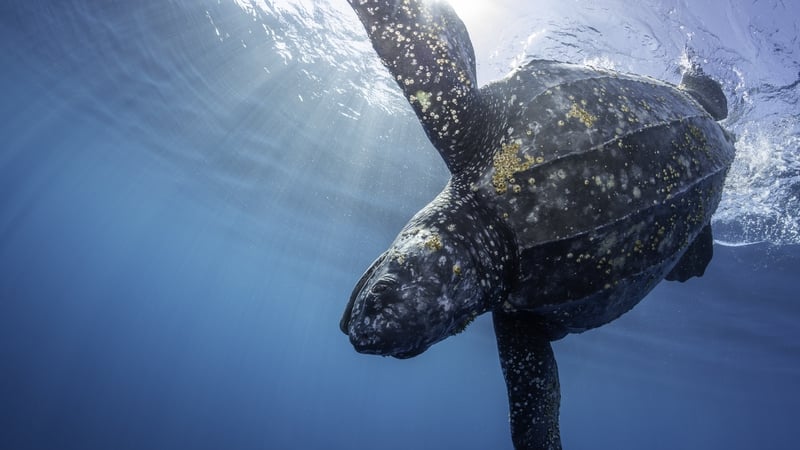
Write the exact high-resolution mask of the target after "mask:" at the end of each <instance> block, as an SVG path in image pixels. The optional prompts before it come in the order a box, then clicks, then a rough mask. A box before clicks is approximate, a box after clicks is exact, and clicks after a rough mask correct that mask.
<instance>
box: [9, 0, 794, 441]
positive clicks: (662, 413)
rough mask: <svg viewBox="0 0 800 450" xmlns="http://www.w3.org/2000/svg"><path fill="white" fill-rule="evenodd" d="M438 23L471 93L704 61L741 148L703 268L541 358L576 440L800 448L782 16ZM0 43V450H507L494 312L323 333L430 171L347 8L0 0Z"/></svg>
mask: <svg viewBox="0 0 800 450" xmlns="http://www.w3.org/2000/svg"><path fill="white" fill-rule="evenodd" d="M453 3H454V5H455V6H456V8H457V9H458V11H459V12H460V13H461V15H462V17H463V18H464V20H465V22H466V24H467V27H468V28H469V29H470V30H471V32H472V37H473V41H474V43H475V46H476V50H477V53H478V65H479V68H478V70H479V78H480V80H481V82H487V81H489V80H491V79H495V78H498V77H500V76H502V75H503V74H504V73H506V72H507V71H508V70H510V68H512V67H513V66H514V65H515V64H518V63H520V62H522V61H524V60H526V59H528V58H531V57H543V58H555V59H561V60H569V61H576V62H586V63H590V64H595V65H602V66H605V67H612V68H616V69H618V70H624V71H632V72H636V73H641V74H645V75H651V76H654V77H656V78H659V79H663V80H666V81H671V82H677V81H678V80H679V79H680V75H679V74H680V69H681V67H682V66H684V65H685V64H687V62H688V61H689V60H693V61H699V62H701V63H702V64H703V66H704V67H705V69H706V71H707V72H708V73H710V74H711V75H713V76H714V77H716V78H717V79H719V80H721V81H722V84H723V88H724V90H725V92H726V94H727V95H728V98H729V102H730V105H731V116H730V118H729V119H728V120H727V121H726V122H725V126H726V127H727V128H729V129H731V130H732V131H733V132H735V133H736V134H737V135H738V136H739V142H738V143H737V150H738V155H737V160H736V162H735V163H734V167H733V169H732V172H731V174H730V177H729V180H728V185H727V186H726V194H725V198H724V200H723V204H722V205H721V207H720V209H719V211H718V214H717V216H716V218H715V222H714V227H715V233H716V237H717V245H716V246H715V259H714V261H713V262H712V264H711V265H710V266H709V268H708V271H707V273H706V276H704V277H703V278H700V279H693V280H691V281H690V282H688V283H685V284H677V283H662V285H660V286H659V287H658V288H657V289H656V290H655V291H654V292H653V293H652V294H651V295H649V296H648V298H646V299H645V300H644V301H643V302H642V303H641V304H640V305H639V306H637V307H636V308H634V310H633V311H631V312H630V313H628V314H627V315H625V316H623V317H622V318H620V319H619V320H617V321H615V322H613V323H612V324H609V325H607V326H605V327H602V328H600V329H597V330H593V331H590V332H586V333H584V334H581V335H574V336H568V337H567V338H565V339H564V340H562V341H558V342H556V343H555V345H554V348H555V353H556V357H557V359H558V363H559V368H560V377H561V386H562V407H561V430H562V440H563V442H564V446H565V448H567V449H597V448H608V449H643V448H648V449H664V450H667V449H734V450H735V449H755V448H758V449H795V448H797V447H798V440H800V439H799V438H800V435H798V432H797V425H796V423H797V420H798V419H800V416H799V415H798V412H797V407H796V405H797V404H798V402H799V401H800V326H798V323H800V301H799V300H800V298H798V294H797V291H798V287H800V281H798V280H800V108H798V97H799V96H800V53H799V52H798V49H799V48H800V46H798V36H800V27H799V26H798V24H799V23H800V22H799V21H798V17H800V7H798V6H797V5H796V4H795V3H792V2H783V1H780V0H767V1H757V0H743V1H721V0H714V1H709V2H686V1H682V0H681V1H677V0H676V1H671V0H660V1H643V2H637V3H636V6H632V5H633V4H632V3H630V2H623V1H621V0H619V1H612V0H609V1H603V2H582V1H575V2H567V1H563V0H561V1H537V2H528V1H525V2H523V1H519V0H516V1H507V0H506V1H502V0H499V1H494V2H477V1H475V2H465V1H460V2H455V1H454V2H453ZM698 3H701V4H698ZM0 38H1V39H2V44H0V45H2V52H0V67H2V70H0V92H1V93H2V97H1V98H2V101H0V448H2V449H4V450H5V449H9V450H27V449H206V448H207V449H219V448H228V449H309V450H312V449H353V450H357V449H397V450H400V449H403V450H405V449H510V448H511V441H510V435H509V430H508V424H507V414H508V412H507V405H506V392H505V386H504V384H503V379H502V376H501V373H500V367H499V362H498V360H497V352H496V348H495V342H494V335H493V331H492V327H491V322H490V320H488V317H482V318H479V319H478V320H476V322H475V323H474V324H473V325H471V327H470V328H469V329H468V330H467V331H466V332H465V333H463V334H461V335H458V336H457V337H454V338H451V339H448V340H446V341H443V342H442V343H439V344H437V345H435V346H434V347H432V348H431V349H430V350H429V351H428V352H426V353H424V354H423V355H420V356H419V357H416V358H414V359H410V360H404V361H398V360H394V359H388V358H379V357H374V356H365V355H360V354H357V353H356V352H355V351H354V350H353V349H352V348H351V346H350V344H349V342H348V340H347V338H346V337H345V336H343V335H342V334H341V333H340V332H339V330H338V320H339V317H340V314H341V312H342V311H343V308H344V306H345V303H346V300H347V298H348V296H349V294H350V290H351V289H352V286H353V284H354V283H355V281H357V280H358V278H359V277H360V275H361V273H362V271H363V270H364V269H365V268H366V267H367V265H368V264H369V263H370V262H371V261H372V259H373V258H374V257H375V256H376V255H378V254H379V253H380V252H381V251H382V250H383V249H384V248H385V247H386V246H387V245H388V243H389V242H390V241H391V240H392V238H393V237H394V235H395V234H396V233H397V231H398V230H399V229H400V228H401V227H402V225H403V224H404V223H405V222H406V221H407V220H408V218H409V217H410V216H411V215H412V214H413V213H414V212H415V211H417V210H418V209H419V208H420V207H422V206H423V205H425V204H426V203H427V202H428V201H429V200H430V199H431V198H432V197H433V196H434V195H435V194H436V193H437V192H438V191H439V190H440V189H441V187H442V186H443V184H444V183H445V181H446V179H447V173H446V168H445V167H444V164H443V163H442V161H441V160H440V159H439V156H438V155H437V154H436V152H435V151H434V150H433V148H432V147H431V146H430V144H429V143H428V142H427V140H426V138H425V136H424V134H423V133H422V130H421V128H420V126H419V124H418V122H417V121H416V118H415V117H414V115H413V113H412V112H411V110H410V108H408V106H407V104H406V103H405V101H404V100H403V98H402V96H401V95H400V93H399V92H398V91H397V90H396V88H395V86H394V85H393V82H392V80H391V79H390V77H389V76H388V74H386V73H385V72H384V70H383V69H382V67H381V66H380V63H379V62H378V61H377V59H376V58H375V56H374V54H373V52H372V49H371V48H370V45H369V43H368V42H367V40H366V37H365V35H364V33H363V30H362V28H361V26H360V24H359V23H358V22H357V19H356V17H355V15H354V14H353V13H352V11H351V10H350V8H349V6H348V5H347V2H346V1H345V0H273V1H270V0H252V1H248V0H214V1H211V0H199V1H187V0H143V1H136V2H122V1H89V0H84V1H75V0H63V1H55V0H50V1H43V0H29V1H19V0H7V1H5V2H3V3H2V5H0Z"/></svg>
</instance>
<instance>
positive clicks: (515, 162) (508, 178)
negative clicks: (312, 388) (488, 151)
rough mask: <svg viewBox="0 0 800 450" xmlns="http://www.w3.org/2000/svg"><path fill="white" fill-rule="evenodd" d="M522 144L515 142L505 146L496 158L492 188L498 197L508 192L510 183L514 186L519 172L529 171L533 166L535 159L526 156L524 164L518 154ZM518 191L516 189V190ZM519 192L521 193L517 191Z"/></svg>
mask: <svg viewBox="0 0 800 450" xmlns="http://www.w3.org/2000/svg"><path fill="white" fill-rule="evenodd" d="M519 149H520V143H519V142H513V143H511V144H503V146H502V149H501V150H500V152H499V153H497V154H496V155H495V157H494V174H493V175H492V186H494V191H495V192H496V193H497V195H502V194H505V193H506V192H508V185H509V183H511V184H514V183H515V182H516V180H515V179H514V175H515V174H516V173H518V172H522V171H524V170H528V169H530V168H531V166H533V163H534V161H533V158H531V157H530V156H528V155H525V161H524V162H523V161H522V159H520V157H519V156H517V152H519ZM514 190H515V191H516V188H514ZM516 192H519V191H516Z"/></svg>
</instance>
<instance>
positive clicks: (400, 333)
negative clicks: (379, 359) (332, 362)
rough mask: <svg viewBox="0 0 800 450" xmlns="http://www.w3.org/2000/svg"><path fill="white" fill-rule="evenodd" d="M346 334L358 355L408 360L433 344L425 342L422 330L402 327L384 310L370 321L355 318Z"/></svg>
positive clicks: (358, 315)
mask: <svg viewBox="0 0 800 450" xmlns="http://www.w3.org/2000/svg"><path fill="white" fill-rule="evenodd" d="M357 312H358V311H357ZM346 330H347V335H348V337H349V338H350V343H351V344H352V345H353V348H354V349H355V350H356V351H357V352H358V353H364V354H370V355H380V356H392V357H394V358H398V359H408V358H412V357H414V356H417V355H419V354H421V353H423V352H425V350H427V349H428V347H430V346H431V344H433V342H426V339H425V337H426V334H425V333H424V332H423V331H424V330H412V329H409V328H408V327H407V326H406V327H401V326H400V323H399V322H398V321H397V319H396V318H394V317H392V315H391V314H389V311H386V310H384V311H383V312H382V314H378V315H376V316H372V317H369V318H365V317H364V316H363V315H362V314H354V315H353V316H352V317H351V318H350V320H349V322H348V323H347V325H346Z"/></svg>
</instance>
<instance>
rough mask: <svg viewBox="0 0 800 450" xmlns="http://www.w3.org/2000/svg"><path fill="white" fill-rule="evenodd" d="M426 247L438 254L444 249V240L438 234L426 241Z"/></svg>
mask: <svg viewBox="0 0 800 450" xmlns="http://www.w3.org/2000/svg"><path fill="white" fill-rule="evenodd" d="M425 247H426V248H427V249H429V250H431V251H434V252H437V251H439V250H441V249H442V239H441V238H440V237H439V235H438V234H434V235H431V237H429V238H428V239H427V240H426V241H425Z"/></svg>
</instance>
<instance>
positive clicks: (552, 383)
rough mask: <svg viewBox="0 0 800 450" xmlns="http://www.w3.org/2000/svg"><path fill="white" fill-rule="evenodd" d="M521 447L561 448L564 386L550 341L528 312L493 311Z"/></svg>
mask: <svg viewBox="0 0 800 450" xmlns="http://www.w3.org/2000/svg"><path fill="white" fill-rule="evenodd" d="M492 317H493V320H494V330H495V334H496V335H497V348H498V350H499V353H500V365H501V367H502V369H503V377H504V378H505V380H506V387H507V389H508V404H509V412H510V421H511V439H512V441H513V442H514V448H515V449H517V450H561V436H560V432H559V427H558V410H559V406H560V403H561V388H560V385H559V382H558V366H557V365H556V359H555V356H554V355H553V349H552V347H551V346H550V340H549V339H548V338H547V337H545V335H544V334H542V333H539V332H538V330H539V329H540V319H539V318H538V317H537V316H535V315H534V314H531V313H528V312H515V313H512V314H508V313H504V312H501V311H495V312H493V313H492Z"/></svg>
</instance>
